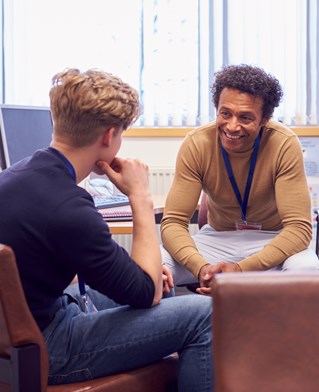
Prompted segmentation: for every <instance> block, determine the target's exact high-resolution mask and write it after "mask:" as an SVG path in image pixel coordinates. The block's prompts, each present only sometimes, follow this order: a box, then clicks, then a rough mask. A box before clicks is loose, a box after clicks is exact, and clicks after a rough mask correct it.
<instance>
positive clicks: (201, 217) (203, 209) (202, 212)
mask: <svg viewBox="0 0 319 392" xmlns="http://www.w3.org/2000/svg"><path fill="white" fill-rule="evenodd" d="M206 223H207V195H206V193H203V194H202V198H201V201H200V205H199V210H198V227H199V228H201V227H202V226H204V225H206Z"/></svg>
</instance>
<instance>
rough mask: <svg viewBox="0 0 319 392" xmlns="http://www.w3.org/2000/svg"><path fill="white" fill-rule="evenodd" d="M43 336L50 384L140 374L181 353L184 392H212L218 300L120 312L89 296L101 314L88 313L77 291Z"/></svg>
mask: <svg viewBox="0 0 319 392" xmlns="http://www.w3.org/2000/svg"><path fill="white" fill-rule="evenodd" d="M73 286H74V287H73V289H72V290H73V292H72V290H71V291H69V293H71V296H70V295H64V296H63V297H62V303H63V306H62V308H61V309H60V310H59V311H58V312H57V313H56V316H55V318H54V320H53V321H52V322H51V324H50V325H49V326H48V327H47V328H46V329H45V330H44V331H43V335H44V338H45V340H46V344H47V347H48V353H49V384H67V383H71V382H78V381H84V380H90V379H93V378H98V377H101V376H105V375H110V374H114V373H118V372H123V371H126V370H130V369H134V368H138V367H141V366H144V365H147V364H150V363H152V362H155V361H157V360H160V359H161V358H163V357H165V356H167V355H169V354H172V353H174V352H178V354H179V371H178V390H179V391H182V392H188V391H196V392H200V391H210V392H211V391H212V389H213V365H212V352H211V344H212V342H211V339H212V336H211V318H212V299H211V298H210V297H205V296H201V295H181V296H176V297H170V298H165V299H163V300H162V301H161V303H160V304H159V305H157V306H154V307H152V308H150V309H134V308H131V307H129V306H120V305H118V304H116V303H114V302H113V301H112V300H110V299H108V298H107V297H105V296H104V295H102V294H100V293H98V292H96V291H94V290H90V289H89V290H88V294H89V295H90V297H91V298H92V299H93V302H94V304H95V306H96V308H97V309H98V312H94V313H85V312H84V311H83V305H82V301H81V299H80V297H79V294H76V293H74V290H75V291H76V285H73Z"/></svg>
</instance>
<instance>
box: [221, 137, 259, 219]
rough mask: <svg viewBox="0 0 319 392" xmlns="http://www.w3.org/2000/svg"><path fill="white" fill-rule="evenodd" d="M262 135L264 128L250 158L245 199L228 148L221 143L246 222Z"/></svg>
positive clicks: (229, 174)
mask: <svg viewBox="0 0 319 392" xmlns="http://www.w3.org/2000/svg"><path fill="white" fill-rule="evenodd" d="M261 135H262V129H261V130H260V132H259V134H258V136H257V139H256V140H255V143H254V149H253V153H252V154H251V159H250V167H249V173H248V178H247V182H246V188H245V194H244V201H243V200H242V198H241V195H240V192H239V189H238V186H237V183H236V180H235V177H234V173H233V170H232V168H231V164H230V161H229V158H228V154H227V152H226V150H225V149H224V147H223V145H222V144H221V149H222V154H223V158H224V162H225V166H226V170H227V173H228V178H229V180H230V182H231V185H232V187H233V190H234V193H235V195H236V198H237V201H238V203H239V205H240V208H241V218H242V220H243V221H244V222H246V212H247V205H248V198H249V193H250V188H251V183H252V181H253V175H254V171H255V167H256V162H257V155H258V149H259V145H260V140H261Z"/></svg>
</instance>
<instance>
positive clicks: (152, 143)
mask: <svg viewBox="0 0 319 392" xmlns="http://www.w3.org/2000/svg"><path fill="white" fill-rule="evenodd" d="M182 141H183V138H182V137H177V138H172V137H168V138H156V137H150V138H142V137H134V138H128V137H127V138H126V137H124V138H123V142H122V146H121V149H120V151H119V153H118V155H119V156H120V157H123V158H138V159H141V160H142V161H143V162H145V163H146V164H147V165H148V166H149V167H150V168H151V167H175V160H176V155H177V152H178V149H179V147H180V145H181V143H182Z"/></svg>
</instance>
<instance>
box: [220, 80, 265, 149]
mask: <svg viewBox="0 0 319 392" xmlns="http://www.w3.org/2000/svg"><path fill="white" fill-rule="evenodd" d="M263 103H264V102H263V99H262V98H261V97H254V96H253V95H250V94H247V93H244V92H242V91H239V90H236V89H232V88H224V89H223V91H222V92H221V94H220V98H219V103H218V108H217V120H216V124H217V129H218V133H219V137H220V140H221V143H222V145H223V147H224V149H225V150H226V151H227V152H228V153H232V152H245V151H248V150H250V149H251V148H252V147H253V145H254V142H255V140H256V138H257V136H258V134H259V130H260V128H261V127H262V126H263V125H265V123H266V122H267V121H266V120H265V119H263V118H262V115H263Z"/></svg>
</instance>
